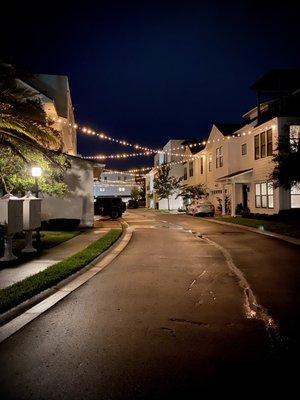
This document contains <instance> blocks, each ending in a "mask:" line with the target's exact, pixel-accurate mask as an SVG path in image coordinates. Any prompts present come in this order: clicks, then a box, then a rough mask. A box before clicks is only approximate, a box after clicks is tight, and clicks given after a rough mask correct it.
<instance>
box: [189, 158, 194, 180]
mask: <svg viewBox="0 0 300 400" xmlns="http://www.w3.org/2000/svg"><path fill="white" fill-rule="evenodd" d="M193 175H194V163H193V161H190V162H189V177H191V176H193Z"/></svg>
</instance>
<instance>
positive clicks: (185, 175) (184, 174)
mask: <svg viewBox="0 0 300 400" xmlns="http://www.w3.org/2000/svg"><path fill="white" fill-rule="evenodd" d="M183 179H184V180H185V181H186V180H187V167H184V170H183Z"/></svg>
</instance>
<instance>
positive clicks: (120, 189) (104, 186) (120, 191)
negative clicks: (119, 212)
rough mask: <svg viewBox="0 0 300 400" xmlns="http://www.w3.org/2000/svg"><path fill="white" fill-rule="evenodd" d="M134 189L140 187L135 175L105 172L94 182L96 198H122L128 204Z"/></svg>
mask: <svg viewBox="0 0 300 400" xmlns="http://www.w3.org/2000/svg"><path fill="white" fill-rule="evenodd" d="M134 187H140V184H139V183H138V182H136V180H135V174H130V173H125V172H109V171H103V172H102V173H101V174H100V176H99V178H98V179H95V181H94V196H95V197H98V196H101V197H109V196H113V197H121V198H122V199H123V201H125V202H127V201H128V200H129V199H130V198H131V190H132V189H133V188H134Z"/></svg>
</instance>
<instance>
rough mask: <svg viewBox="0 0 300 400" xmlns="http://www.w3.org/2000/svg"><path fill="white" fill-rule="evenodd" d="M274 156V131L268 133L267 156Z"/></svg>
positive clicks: (270, 130)
mask: <svg viewBox="0 0 300 400" xmlns="http://www.w3.org/2000/svg"><path fill="white" fill-rule="evenodd" d="M272 154H273V135H272V129H269V130H268V131H267V156H271V155H272Z"/></svg>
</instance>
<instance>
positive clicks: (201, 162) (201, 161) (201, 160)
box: [200, 157, 204, 174]
mask: <svg viewBox="0 0 300 400" xmlns="http://www.w3.org/2000/svg"><path fill="white" fill-rule="evenodd" d="M203 169H204V166H203V157H201V158H200V173H201V174H203Z"/></svg>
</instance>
